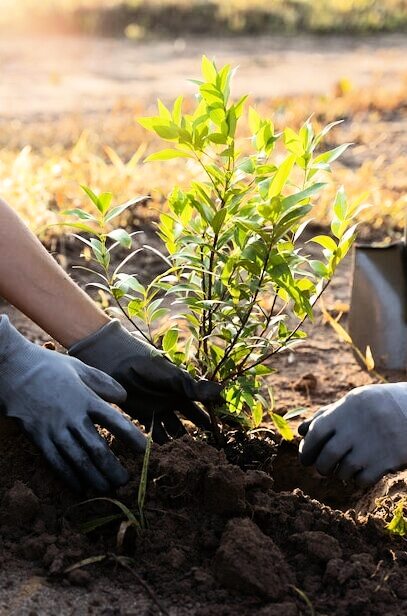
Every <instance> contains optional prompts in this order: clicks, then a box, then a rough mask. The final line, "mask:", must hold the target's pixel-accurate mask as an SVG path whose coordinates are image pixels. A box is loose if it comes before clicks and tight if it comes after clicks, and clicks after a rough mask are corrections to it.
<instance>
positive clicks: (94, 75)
mask: <svg viewBox="0 0 407 616" xmlns="http://www.w3.org/2000/svg"><path fill="white" fill-rule="evenodd" d="M406 51H407V42H406V37H405V36H402V35H386V36H383V35H378V36H374V37H370V38H369V37H367V38H364V39H361V40H357V39H356V40H355V39H352V38H350V37H322V38H318V37H304V36H302V37H295V38H293V39H289V40H287V39H285V38H282V37H278V36H273V37H271V36H269V37H257V38H256V39H255V43H254V41H253V39H250V38H236V39H231V40H222V39H216V40H213V39H205V38H203V39H198V40H197V39H193V40H191V39H188V38H185V39H177V40H176V41H161V42H157V41H154V42H150V43H132V42H130V41H127V40H122V39H94V38H85V37H82V38H80V37H77V38H70V37H67V38H52V37H47V38H44V39H39V38H24V37H23V38H11V39H8V38H7V37H2V38H1V41H0V66H1V73H2V79H1V83H0V115H1V116H8V117H10V118H16V117H18V116H25V117H27V116H30V117H32V115H33V114H39V115H41V114H47V115H48V116H49V114H56V113H61V112H83V111H86V112H89V111H95V110H99V111H101V110H103V111H105V110H108V109H110V108H111V107H112V106H113V105H114V104H115V103H117V100H118V99H120V98H121V99H124V100H128V99H138V100H141V101H151V100H155V99H156V97H157V96H159V97H162V98H163V99H164V100H168V99H171V100H172V99H174V98H175V97H176V96H178V95H179V94H180V93H181V92H182V93H185V94H188V93H189V94H192V93H193V86H192V84H188V83H186V79H187V78H188V77H191V78H193V77H197V70H199V64H200V58H201V56H202V54H204V53H207V54H209V55H210V56H212V57H215V58H216V60H217V61H218V63H219V65H221V64H224V63H227V62H228V63H231V64H232V65H233V66H235V65H239V66H240V70H239V72H238V74H237V76H236V80H235V89H234V91H235V94H236V96H238V95H239V94H246V93H247V92H251V94H252V95H253V96H254V97H255V98H270V97H275V96H280V95H288V94H299V93H301V94H307V93H312V94H315V93H316V94H326V93H327V92H329V91H330V89H332V88H333V86H334V85H335V84H336V83H337V81H338V80H339V79H341V78H347V79H349V80H351V82H353V83H354V84H355V85H356V86H361V87H364V86H366V85H371V84H372V82H375V81H376V83H377V87H381V88H386V87H388V86H389V85H390V86H391V85H397V80H398V78H399V76H400V74H401V75H402V74H403V73H406V72H407V53H406Z"/></svg>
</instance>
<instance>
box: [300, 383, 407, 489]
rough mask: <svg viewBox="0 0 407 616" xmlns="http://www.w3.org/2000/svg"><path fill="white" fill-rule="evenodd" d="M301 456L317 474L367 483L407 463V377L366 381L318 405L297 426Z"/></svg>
mask: <svg viewBox="0 0 407 616" xmlns="http://www.w3.org/2000/svg"><path fill="white" fill-rule="evenodd" d="M298 431H299V433H300V434H301V436H304V440H303V441H302V442H301V444H300V460H301V462H302V463H303V464H304V465H305V466H308V465H311V464H315V466H316V469H317V471H318V472H319V473H321V475H329V474H330V473H333V472H335V474H336V475H337V476H338V477H339V478H340V479H343V480H344V481H348V480H350V479H354V480H355V481H356V482H357V483H358V484H359V485H361V486H368V485H371V484H373V483H375V482H376V481H378V479H380V477H382V476H383V475H385V474H386V473H389V472H391V471H395V470H398V469H400V468H402V467H404V466H406V465H407V383H394V384H388V385H387V384H386V385H366V386H365V387H358V388H357V389H353V390H352V391H351V392H349V393H348V394H347V395H346V396H344V397H343V398H341V400H339V401H338V402H335V403H334V404H330V405H328V406H326V407H323V408H322V409H321V410H320V411H319V412H318V413H316V414H315V415H314V417H313V418H312V419H310V420H309V421H305V422H303V423H302V424H301V425H300V427H299V429H298Z"/></svg>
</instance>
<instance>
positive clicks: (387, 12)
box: [0, 0, 407, 38]
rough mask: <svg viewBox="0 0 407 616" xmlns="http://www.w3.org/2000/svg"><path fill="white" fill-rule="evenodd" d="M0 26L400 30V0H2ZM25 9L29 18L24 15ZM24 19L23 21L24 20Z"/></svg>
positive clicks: (403, 15)
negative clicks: (266, 0) (316, 0)
mask: <svg viewBox="0 0 407 616" xmlns="http://www.w3.org/2000/svg"><path fill="white" fill-rule="evenodd" d="M2 5H3V6H2V8H3V10H2V12H1V16H0V26H1V25H3V26H9V25H10V24H11V23H14V25H18V27H25V26H28V27H29V28H30V30H32V29H33V28H34V29H35V28H37V29H38V28H39V29H41V28H43V27H44V25H46V27H47V28H49V26H50V24H51V25H52V26H53V27H54V28H55V29H57V30H62V31H70V32H87V33H99V34H101V33H102V34H107V35H112V34H113V35H121V34H123V33H124V32H126V33H127V34H128V35H129V36H131V37H136V38H139V37H143V36H146V35H148V34H151V33H153V34H168V35H170V36H174V35H179V36H183V35H185V34H198V33H199V34H215V33H222V35H225V34H242V33H247V34H253V33H270V32H277V33H284V32H286V33H296V32H302V33H303V32H317V33H325V32H344V33H352V32H358V33H366V32H378V31H379V32H380V31H381V32H383V31H387V32H388V31H396V30H399V31H405V29H406V27H407V10H406V4H405V0H319V1H318V2H315V1H313V0H273V1H272V2H268V3H265V2H262V0H230V1H228V0H148V1H147V2H141V1H140V0H59V1H58V2H54V1H53V0H42V2H37V0H3V2H2ZM27 14H29V15H30V22H29V24H28V22H27V21H26V16H27ZM24 24H25V26H24Z"/></svg>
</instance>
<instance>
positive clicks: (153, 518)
mask: <svg viewBox="0 0 407 616" xmlns="http://www.w3.org/2000/svg"><path fill="white" fill-rule="evenodd" d="M13 430H15V428H14V426H13V425H12V424H8V423H5V425H4V426H2V430H1V440H0V451H1V456H0V475H1V477H2V480H1V488H0V523H1V534H0V544H1V546H2V555H1V560H2V565H3V567H5V568H8V570H10V571H12V570H14V569H15V568H16V567H19V566H20V567H21V566H22V563H25V564H24V565H23V566H24V569H25V571H27V573H28V572H30V573H31V575H32V574H33V572H35V574H36V576H38V577H39V579H41V580H43V581H44V580H47V584H48V585H49V584H50V585H51V586H52V587H54V588H60V589H61V591H63V592H66V590H67V585H68V587H81V588H82V589H85V590H86V594H87V597H88V599H89V597H92V598H93V599H95V600H98V601H99V604H98V605H97V604H96V605H94V606H93V607H90V606H89V603H88V607H87V608H86V609H85V608H84V610H83V611H80V610H79V611H75V609H74V610H73V611H68V610H67V611H66V612H65V611H64V610H62V611H61V612H60V613H67V614H68V613H74V614H76V613H77V614H81V613H84V614H87V613H97V614H99V613H100V614H132V613H134V614H136V613H137V614H138V613H142V614H158V613H160V608H159V607H157V604H156V603H155V601H154V600H153V598H152V596H153V597H155V600H158V601H160V602H161V604H162V606H163V610H164V611H166V612H167V613H170V614H177V615H184V614H194V615H195V614H196V615H200V616H201V615H202V616H203V615H205V616H206V615H207V616H209V615H212V614H213V615H215V614H216V615H225V616H226V615H235V614H241V615H245V614H247V615H249V614H259V615H264V616H266V615H273V616H277V615H280V614H281V616H290V615H291V614H292V615H293V616H294V615H299V614H311V607H310V605H311V604H312V606H313V609H314V610H315V613H316V614H320V615H322V614H326V615H328V614H329V615H332V614H335V615H337V616H341V615H343V616H349V615H351V614H358V616H359V615H365V614H366V615H369V616H370V615H376V614H377V615H381V614H392V615H394V616H397V615H399V614H400V615H402V614H406V613H407V583H406V579H405V566H406V563H407V551H406V549H405V542H404V541H403V540H402V539H396V538H394V537H391V536H390V535H389V534H388V533H387V532H386V531H385V530H384V528H383V524H382V522H381V521H380V520H379V519H377V518H374V517H372V516H371V515H368V516H367V517H365V518H363V519H359V520H357V518H356V514H355V512H354V511H353V510H350V511H347V512H343V511H340V510H334V509H331V508H330V507H329V506H327V505H324V504H321V502H319V501H317V500H314V499H313V498H311V496H309V495H306V494H304V493H303V491H301V489H299V488H298V487H297V488H295V489H292V490H290V491H281V489H282V488H283V487H284V486H283V485H282V484H283V481H284V477H287V481H288V483H289V484H291V483H293V476H295V474H296V473H297V480H298V484H299V485H300V486H302V487H305V488H307V489H308V488H309V486H310V485H312V481H311V480H310V479H309V478H308V479H307V478H305V479H303V478H301V477H300V476H299V474H298V468H296V462H295V460H296V458H295V457H292V456H290V455H289V452H288V451H287V450H286V451H284V452H283V453H282V454H281V455H282V456H283V458H282V459H279V455H280V454H277V458H276V460H277V462H275V472H276V476H277V475H278V477H279V479H278V481H277V482H275V483H274V482H273V479H272V476H270V475H269V474H267V473H265V472H264V471H261V470H256V469H254V468H253V469H250V470H246V471H243V470H242V469H240V468H239V467H238V466H236V465H231V464H230V463H229V462H228V461H227V459H226V456H225V454H224V453H223V452H219V451H217V450H216V449H214V448H213V447H211V446H210V445H208V444H206V443H203V442H200V441H194V440H193V439H192V438H191V437H185V438H183V439H182V440H179V441H174V442H172V443H169V444H168V445H165V446H163V447H156V446H154V447H153V452H152V458H151V464H150V477H149V489H148V498H147V503H146V508H145V514H146V519H147V528H146V529H145V530H141V531H138V532H136V531H135V530H134V529H132V528H130V529H129V530H128V532H127V534H126V536H125V537H124V540H123V542H122V545H121V547H120V549H118V543H117V542H118V538H117V531H118V528H119V526H120V520H116V521H113V522H111V523H110V524H109V525H107V526H106V527H103V528H99V529H97V530H94V531H92V532H91V533H88V534H87V535H85V534H83V533H81V532H80V527H81V523H83V522H86V521H87V522H89V521H91V520H94V519H95V518H97V517H100V516H105V515H110V514H114V513H117V511H118V509H117V508H116V507H115V506H114V505H112V504H110V503H107V502H106V503H105V502H100V501H98V502H95V503H90V504H84V505H80V506H79V507H73V508H72V505H74V504H76V503H78V502H80V500H81V499H79V498H76V497H74V496H73V495H72V494H70V493H69V492H68V491H67V490H65V489H64V487H63V486H61V485H60V483H59V482H58V481H57V480H56V479H54V478H53V477H52V475H51V474H50V472H49V471H48V469H47V467H46V466H45V464H44V463H43V462H42V460H41V458H40V456H39V455H38V454H37V452H36V451H35V450H34V449H33V448H32V447H31V445H30V444H29V443H27V442H26V440H25V438H24V437H23V436H22V435H20V434H19V433H18V432H15V433H14V435H13V436H14V437H13V438H11V435H12V433H13ZM113 447H114V449H115V450H116V452H117V453H119V455H122V456H123V459H124V460H125V462H126V464H127V466H128V467H129V468H130V469H131V471H132V477H133V479H132V481H131V482H130V484H129V485H127V486H126V487H125V488H122V489H121V490H120V491H119V492H118V494H117V495H116V498H118V499H119V500H120V501H121V502H123V503H125V504H126V505H127V506H128V507H130V508H132V509H133V510H137V507H136V506H135V505H136V501H137V488H138V481H139V476H140V467H141V463H142V460H141V459H134V458H133V457H132V456H131V455H130V453H129V452H126V451H124V450H123V449H122V448H121V447H120V446H119V444H118V443H113ZM274 453H275V451H273V449H270V451H269V457H271V458H273V455H274ZM284 456H285V458H284ZM245 464H247V460H246V462H245ZM253 464H254V463H253ZM277 469H278V473H277ZM293 469H294V470H293ZM292 471H293V472H292ZM293 474H294V475H293ZM305 477H306V474H305ZM282 478H283V479H282ZM310 481H311V483H310ZM325 481H326V480H325ZM314 482H315V485H314V487H313V488H312V489H311V490H309V491H311V492H312V491H313V490H314V491H315V492H316V491H317V490H316V479H315V480H314ZM291 487H292V486H291V485H290V488H291ZM333 491H334V488H333V486H331V493H333ZM323 492H324V488H322V493H323ZM327 493H328V499H329V498H330V499H331V501H332V495H331V496H329V494H330V492H329V490H328V492H327ZM336 493H337V494H336V498H337V501H338V505H339V504H340V503H339V500H340V493H341V490H340V486H339V484H337V485H336ZM350 498H351V496H350V494H348V495H345V496H344V501H343V502H342V505H343V503H344V502H346V501H348V502H349V501H350ZM353 500H354V502H356V500H357V495H353ZM365 503H366V499H365ZM365 508H366V506H365ZM104 554H116V558H117V555H118V557H119V559H120V558H122V557H123V556H126V557H129V558H130V559H131V560H129V561H127V560H126V561H122V564H119V562H118V561H117V560H114V558H113V557H111V558H110V560H106V561H105V562H104V563H101V564H93V565H88V566H83V567H82V568H78V569H75V570H73V571H71V572H67V571H66V570H67V568H69V567H70V566H72V565H73V564H75V563H77V562H80V561H81V560H83V559H86V558H90V557H93V556H97V555H104ZM132 571H134V572H135V574H136V577H135V576H134V574H133V573H132ZM140 576H141V578H142V580H143V582H144V583H146V584H148V586H149V590H146V588H145V587H144V586H140ZM106 578H108V584H109V587H111V586H113V587H115V588H116V590H119V591H120V589H123V592H127V593H129V591H130V590H132V592H133V593H134V596H135V597H136V596H138V595H140V591H141V592H142V593H144V606H145V607H144V608H143V610H142V611H140V612H139V611H137V610H135V611H126V609H127V608H126V607H125V606H121V607H120V606H116V607H115V606H114V605H113V607H112V605H109V601H107V597H103V596H102V595H101V593H100V581H101V580H103V579H106ZM304 593H305V594H304ZM138 605H139V606H141V603H138ZM146 606H147V607H146ZM140 609H141V607H140ZM27 613H31V614H34V613H37V612H35V611H33V612H27ZM38 613H40V614H42V613H47V612H46V611H40V612H38ZM50 613H51V612H50Z"/></svg>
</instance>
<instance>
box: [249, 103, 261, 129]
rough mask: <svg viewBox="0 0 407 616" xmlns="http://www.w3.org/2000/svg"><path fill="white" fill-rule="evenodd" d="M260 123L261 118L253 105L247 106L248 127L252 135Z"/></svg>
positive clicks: (259, 126)
mask: <svg viewBox="0 0 407 616" xmlns="http://www.w3.org/2000/svg"><path fill="white" fill-rule="evenodd" d="M261 125H262V119H261V117H260V115H259V114H258V113H257V111H256V110H255V109H254V107H249V128H250V131H251V133H252V134H253V135H257V133H258V132H259V130H260V128H261Z"/></svg>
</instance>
